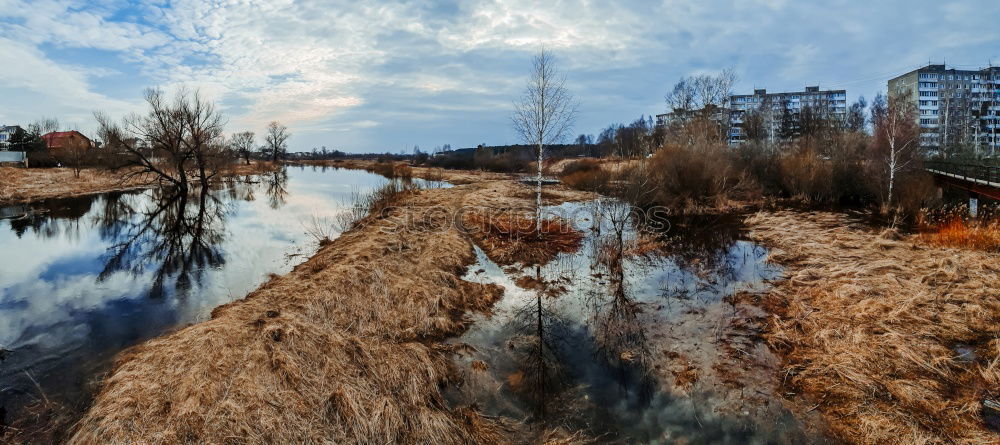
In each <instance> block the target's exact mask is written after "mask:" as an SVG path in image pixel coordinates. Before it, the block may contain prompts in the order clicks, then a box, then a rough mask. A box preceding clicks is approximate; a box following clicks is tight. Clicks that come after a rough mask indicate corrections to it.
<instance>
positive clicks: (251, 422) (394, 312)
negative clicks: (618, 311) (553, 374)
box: [70, 172, 523, 444]
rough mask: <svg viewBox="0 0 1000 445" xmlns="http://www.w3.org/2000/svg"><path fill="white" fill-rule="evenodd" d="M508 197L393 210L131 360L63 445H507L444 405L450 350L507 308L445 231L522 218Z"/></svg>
mask: <svg viewBox="0 0 1000 445" xmlns="http://www.w3.org/2000/svg"><path fill="white" fill-rule="evenodd" d="M418 174H419V173H418ZM466 174H467V175H475V174H473V173H468V172H467V173H466ZM508 187H517V185H516V184H513V183H512V182H510V181H493V182H481V183H478V184H472V185H465V186H458V187H453V188H449V189H431V190H422V191H419V192H408V193H404V194H401V195H400V197H399V200H398V201H397V202H393V203H392V204H393V205H391V206H388V207H386V208H387V209H388V208H391V210H387V211H384V212H380V215H375V216H369V217H367V218H366V219H365V220H363V221H362V222H361V223H360V224H357V225H356V227H355V228H354V229H352V230H351V231H348V232H346V233H344V234H343V235H341V236H340V237H339V238H337V239H336V240H334V241H332V242H330V243H324V244H325V245H324V246H323V247H321V249H320V250H319V252H317V253H316V255H315V256H313V257H312V258H311V259H309V260H308V261H306V262H305V263H303V264H300V265H298V266H296V267H295V268H294V270H293V271H292V272H290V273H289V274H287V275H284V276H276V277H273V278H272V279H271V280H270V281H268V282H267V283H266V284H264V285H263V286H261V288H260V289H258V290H256V291H254V292H253V293H251V294H250V295H248V296H247V297H246V298H244V299H242V300H238V301H235V302H233V303H230V304H227V305H224V306H221V307H219V308H217V309H215V310H214V311H213V314H212V319H211V320H209V321H206V322H203V323H199V324H196V325H193V326H189V327H187V328H184V329H181V330H179V331H177V332H175V333H173V334H169V335H166V336H163V337H160V338H157V339H154V340H151V341H148V342H146V343H144V344H141V345H139V346H136V347H133V348H131V349H129V350H127V351H126V352H124V353H122V354H121V355H120V356H119V357H118V359H117V361H116V364H115V365H114V367H113V370H112V371H111V372H110V373H109V375H108V377H107V378H106V379H105V381H104V382H103V386H102V389H101V391H100V392H99V394H98V395H97V397H96V400H95V402H94V404H93V406H92V407H91V409H90V410H89V411H88V413H87V414H86V415H85V417H84V418H83V419H82V420H80V422H79V423H78V425H77V426H76V427H75V428H74V431H73V436H72V438H71V440H70V443H88V444H89V443H137V442H142V443H193V442H197V443H230V442H238V443H456V444H457V443H498V442H505V441H506V440H507V436H506V435H505V433H504V431H505V430H504V427H503V425H502V424H501V423H500V422H497V421H494V420H491V419H488V418H485V417H482V416H481V415H480V414H478V412H477V411H476V410H475V409H474V408H472V407H457V408H449V407H447V406H446V404H445V403H444V399H443V396H442V394H441V389H442V388H444V387H446V386H448V385H450V384H454V383H456V381H457V380H458V379H459V378H460V377H459V376H458V375H457V374H456V372H455V369H454V366H453V363H452V361H451V354H452V352H453V350H454V349H455V348H456V346H454V345H447V344H445V343H444V342H443V340H445V339H446V338H447V337H449V336H453V335H455V334H458V333H460V332H462V331H464V330H465V329H466V327H467V325H468V323H469V321H468V313H469V312H470V311H486V310H488V308H489V307H490V306H491V305H492V303H493V302H494V301H495V300H496V299H497V298H499V297H500V292H499V288H497V287H495V286H492V285H482V284H474V283H469V282H466V281H463V280H461V279H460V278H459V277H460V275H461V273H462V272H463V271H464V268H465V267H466V266H467V265H468V264H470V263H472V262H473V261H474V253H473V248H472V246H473V244H472V240H471V238H470V237H469V236H468V235H467V234H466V233H464V231H463V230H462V229H461V228H460V227H457V226H454V225H453V224H452V222H453V220H452V219H451V216H452V215H454V214H455V212H457V209H458V208H460V207H462V206H464V205H467V204H469V203H483V202H494V203H500V204H498V205H504V206H507V207H517V206H520V205H522V204H523V203H521V202H519V201H517V200H511V199H510V198H507V197H506V196H508V195H507V192H508V191H509V190H508ZM442 207H443V208H444V209H446V210H447V211H445V212H442V211H441V209H442Z"/></svg>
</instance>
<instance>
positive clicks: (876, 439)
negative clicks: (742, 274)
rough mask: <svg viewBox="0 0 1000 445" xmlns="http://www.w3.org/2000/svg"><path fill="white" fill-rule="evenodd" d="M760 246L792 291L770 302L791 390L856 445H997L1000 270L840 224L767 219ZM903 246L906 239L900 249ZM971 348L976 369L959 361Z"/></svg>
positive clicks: (977, 259)
mask: <svg viewBox="0 0 1000 445" xmlns="http://www.w3.org/2000/svg"><path fill="white" fill-rule="evenodd" d="M747 223H748V225H749V227H750V228H751V229H752V232H751V234H752V236H753V237H754V238H756V239H758V240H760V241H762V242H764V243H765V244H767V245H768V246H770V247H772V248H773V250H772V253H771V258H772V260H774V261H777V262H778V263H781V264H783V265H785V266H787V270H786V275H787V279H786V280H785V281H783V282H781V283H779V284H778V285H777V286H776V287H775V288H774V289H773V291H772V292H771V293H770V294H769V295H768V296H767V297H766V298H765V302H764V303H765V304H764V305H765V307H767V308H768V309H769V310H772V311H773V312H774V315H773V316H772V318H771V320H770V322H769V323H768V327H767V333H766V339H767V341H768V343H769V344H770V345H771V346H772V347H773V348H775V349H776V350H778V351H779V352H780V353H782V354H783V355H784V358H785V364H784V372H783V374H784V376H783V377H784V381H785V383H786V385H787V386H788V388H787V390H788V391H790V392H803V393H805V394H806V396H807V397H808V398H810V399H812V400H813V403H816V404H817V405H816V406H817V409H818V410H820V411H821V412H822V413H823V414H824V416H825V418H826V419H827V420H828V421H829V423H830V424H831V427H832V428H833V429H834V430H835V431H836V433H837V434H838V435H839V436H841V437H842V438H843V439H845V440H847V441H850V442H854V443H866V444H867V443H871V444H875V443H879V444H880V443H924V444H936V443H963V444H985V443H997V435H996V433H995V432H991V431H989V430H987V428H986V426H985V424H984V421H983V418H982V416H981V415H980V412H981V406H982V403H983V400H985V399H993V400H996V398H997V397H1000V385H998V383H1000V299H998V298H997V283H1000V261H998V258H997V256H996V255H991V254H987V253H984V252H977V251H971V250H957V249H943V248H936V247H935V248H928V247H924V246H923V244H922V243H918V242H916V243H915V242H914V241H916V240H914V239H913V238H912V237H900V236H898V235H896V234H892V233H889V234H888V235H887V236H881V235H880V234H879V232H878V231H875V230H870V229H868V228H866V227H865V226H863V225H861V224H859V223H857V222H855V221H852V220H851V219H849V217H847V216H845V215H841V214H834V213H796V212H790V211H783V212H777V213H759V214H757V215H755V216H753V217H751V218H749V219H748V221H747ZM900 238H902V239H901V240H900ZM958 344H965V345H973V347H975V348H976V353H977V360H976V361H974V362H971V363H970V362H966V361H963V360H961V359H960V357H959V356H958V354H957V353H956V352H955V351H954V350H953V349H952V347H954V346H955V345H958Z"/></svg>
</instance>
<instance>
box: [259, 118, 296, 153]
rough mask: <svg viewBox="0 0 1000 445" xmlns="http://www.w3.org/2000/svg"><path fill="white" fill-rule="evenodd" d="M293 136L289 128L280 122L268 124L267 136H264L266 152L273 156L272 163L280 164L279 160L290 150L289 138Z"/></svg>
mask: <svg viewBox="0 0 1000 445" xmlns="http://www.w3.org/2000/svg"><path fill="white" fill-rule="evenodd" d="M291 136H292V134H291V133H289V132H288V127H286V126H284V125H281V124H279V123H278V121H272V122H271V123H270V124H267V135H266V136H264V150H265V152H267V153H268V154H269V155H271V161H274V162H278V159H279V158H280V157H281V156H282V155H284V154H285V151H287V150H288V138H290V137H291Z"/></svg>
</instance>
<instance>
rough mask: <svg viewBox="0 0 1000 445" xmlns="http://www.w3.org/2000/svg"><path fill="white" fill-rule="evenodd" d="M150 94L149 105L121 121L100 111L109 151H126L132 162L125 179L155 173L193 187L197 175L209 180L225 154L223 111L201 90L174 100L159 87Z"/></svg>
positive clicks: (184, 92) (101, 130)
mask: <svg viewBox="0 0 1000 445" xmlns="http://www.w3.org/2000/svg"><path fill="white" fill-rule="evenodd" d="M145 98H146V103H147V104H148V106H149V111H147V112H146V114H137V113H133V114H130V115H128V116H126V117H125V118H123V119H122V120H121V122H120V123H118V122H114V121H112V120H111V118H110V117H108V116H107V115H105V114H104V113H101V112H95V113H94V116H95V117H96V118H97V123H98V126H99V129H98V135H99V137H100V139H101V140H103V141H104V142H105V145H106V146H107V149H108V151H109V152H119V153H122V154H123V155H124V157H125V159H124V160H123V162H122V164H123V166H124V167H128V168H130V170H128V172H127V173H126V175H125V176H124V177H123V178H122V179H123V180H127V179H129V178H131V177H135V176H146V175H154V176H156V177H157V178H158V179H159V180H161V181H164V182H166V183H169V184H171V185H173V186H176V187H177V188H179V189H180V190H187V189H188V185H189V183H190V182H191V179H190V178H191V177H193V176H195V175H197V176H198V178H199V179H200V180H201V182H202V184H203V185H206V186H207V185H208V181H209V180H210V179H211V178H212V177H213V176H215V174H216V172H217V167H218V166H219V164H220V162H221V161H222V160H223V159H224V158H223V156H222V153H223V144H222V142H223V141H222V139H223V138H222V127H223V118H222V115H221V114H219V113H218V112H217V111H216V110H215V106H214V105H213V104H211V103H208V102H205V101H204V100H203V99H202V98H201V96H200V95H199V94H198V93H197V92H194V93H189V92H188V91H187V90H185V89H181V90H180V91H178V93H177V95H176V96H175V98H174V100H173V101H167V100H166V99H165V98H164V94H163V91H161V90H159V89H147V90H146V91H145Z"/></svg>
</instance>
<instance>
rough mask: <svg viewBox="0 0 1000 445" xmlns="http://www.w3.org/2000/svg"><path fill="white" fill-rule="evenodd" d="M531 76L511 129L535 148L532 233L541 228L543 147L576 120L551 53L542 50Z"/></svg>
mask: <svg viewBox="0 0 1000 445" xmlns="http://www.w3.org/2000/svg"><path fill="white" fill-rule="evenodd" d="M531 68H532V69H531V75H530V77H529V78H528V84H527V86H526V87H525V89H524V94H523V95H522V96H521V98H520V99H518V100H516V101H515V102H514V113H513V114H512V115H511V121H512V123H513V126H514V130H515V131H517V133H518V134H519V135H520V137H521V139H522V140H523V141H524V142H525V143H526V144H529V145H533V146H536V147H537V151H538V152H537V153H536V154H537V158H538V174H537V176H536V182H537V184H536V187H535V230H536V231H540V230H541V226H542V160H543V156H544V151H545V146H546V145H549V144H554V143H557V142H559V141H560V140H562V139H563V138H565V137H566V136H567V135H568V133H569V131H570V130H571V129H572V127H573V123H574V121H575V119H576V112H577V103H576V102H575V101H574V100H573V96H572V95H571V94H570V93H569V91H567V90H566V87H565V82H566V77H565V76H564V75H562V74H561V73H560V72H559V71H558V70H557V67H556V63H555V58H554V57H553V55H552V53H550V52H549V51H546V50H544V49H543V50H541V51H539V52H538V54H536V55H535V56H534V58H533V59H532V62H531Z"/></svg>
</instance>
